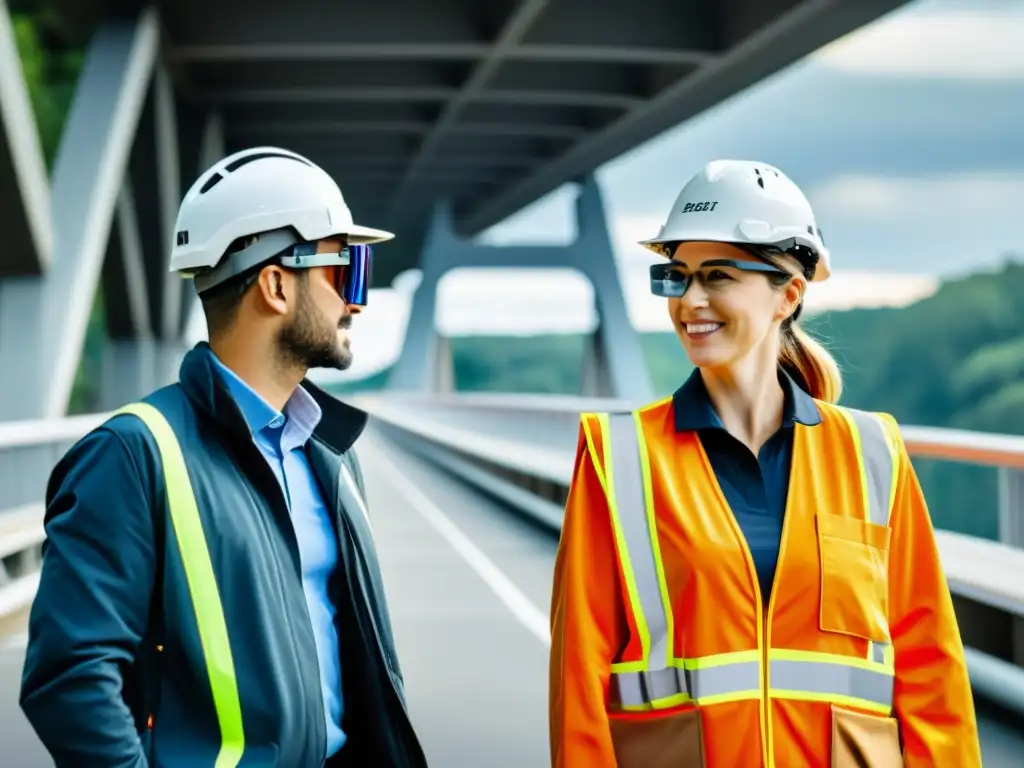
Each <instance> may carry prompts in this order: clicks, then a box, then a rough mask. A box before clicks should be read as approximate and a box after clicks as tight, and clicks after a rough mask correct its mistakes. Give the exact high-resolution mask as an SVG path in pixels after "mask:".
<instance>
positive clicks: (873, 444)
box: [847, 408, 895, 525]
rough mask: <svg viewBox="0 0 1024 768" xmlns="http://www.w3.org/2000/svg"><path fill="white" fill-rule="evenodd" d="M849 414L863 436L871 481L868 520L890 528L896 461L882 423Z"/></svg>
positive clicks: (856, 413)
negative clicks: (894, 465) (890, 506)
mask: <svg viewBox="0 0 1024 768" xmlns="http://www.w3.org/2000/svg"><path fill="white" fill-rule="evenodd" d="M847 412H848V413H849V414H850V416H851V417H852V418H853V421H854V423H855V424H856V425H857V431H858V432H859V433H860V448H861V455H862V456H863V457H864V458H863V461H864V472H865V474H866V475H867V481H868V520H870V521H871V522H872V523H874V524H875V525H888V524H889V500H890V498H891V497H892V482H893V463H894V462H895V457H894V456H893V455H892V451H891V449H890V448H889V441H888V440H887V439H886V436H885V429H884V428H883V426H882V420H881V419H880V418H879V417H878V416H875V415H874V414H871V413H867V412H865V411H858V410H855V409H853V408H850V409H848V410H847Z"/></svg>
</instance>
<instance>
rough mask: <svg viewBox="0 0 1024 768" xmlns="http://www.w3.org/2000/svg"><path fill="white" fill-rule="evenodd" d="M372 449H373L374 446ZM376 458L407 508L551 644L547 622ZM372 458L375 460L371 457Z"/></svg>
mask: <svg viewBox="0 0 1024 768" xmlns="http://www.w3.org/2000/svg"><path fill="white" fill-rule="evenodd" d="M375 447H376V446H375ZM374 453H376V454H377V457H379V458H380V467H381V468H382V469H384V470H385V473H386V474H387V475H389V480H390V484H391V485H392V486H393V487H394V488H397V489H398V491H399V492H400V493H401V494H402V495H403V496H405V498H406V499H407V500H408V501H409V504H410V506H411V507H412V508H413V509H414V510H416V512H417V513H419V515H420V516H421V517H423V519H424V520H426V521H427V522H428V523H430V525H431V526H432V527H433V528H434V530H436V531H437V532H438V533H439V534H441V536H443V537H444V539H445V540H446V541H447V542H448V543H449V544H451V546H452V549H454V550H455V551H456V552H457V553H458V554H459V555H460V556H461V557H462V559H463V560H465V561H466V562H467V563H468V564H469V566H470V567H471V568H472V569H473V570H474V571H476V573H477V575H478V576H479V577H480V578H481V579H483V580H484V583H485V584H487V586H488V587H490V588H491V589H492V590H493V591H494V594H496V595H497V596H498V597H499V598H500V599H501V601H502V602H503V603H505V605H506V607H507V608H508V609H509V610H510V611H511V612H512V615H513V616H515V617H516V618H517V619H518V620H519V622H520V623H521V624H522V625H523V626H524V627H526V628H527V629H528V630H530V632H531V633H532V634H533V636H534V637H536V638H537V639H538V640H540V641H541V642H542V643H544V644H545V645H550V644H551V631H550V628H549V624H548V618H547V616H546V615H545V614H544V612H543V611H541V610H540V609H539V608H538V607H537V606H536V605H534V604H533V603H532V602H530V599H529V598H528V597H527V596H526V595H524V594H523V593H522V591H521V590H520V589H519V587H517V586H516V585H515V584H514V583H513V582H512V580H511V579H510V578H509V577H508V576H506V575H505V574H504V573H502V571H501V569H499V568H498V566H496V565H495V564H494V562H493V561H492V560H491V559H490V558H489V557H487V555H485V554H484V553H483V552H482V551H481V550H480V549H479V548H478V547H477V546H476V545H475V544H474V543H473V542H472V541H470V539H469V537H468V536H466V534H464V533H463V532H462V530H461V529H460V528H459V527H458V526H457V525H456V524H455V523H453V522H452V521H451V519H450V518H449V517H448V516H447V515H446V514H445V513H444V512H442V511H441V510H440V509H439V508H438V506H437V505H436V504H434V502H433V501H431V500H430V499H429V498H428V497H427V495H426V494H425V493H423V491H421V490H420V489H419V488H417V487H416V485H415V484H414V483H413V482H412V481H410V480H409V478H407V477H406V476H405V475H404V474H403V473H402V472H401V470H399V469H398V467H396V466H395V464H394V463H393V462H392V461H391V459H390V458H388V457H387V455H386V453H385V450H378V451H374ZM375 458H376V457H375Z"/></svg>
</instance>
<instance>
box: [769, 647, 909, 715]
mask: <svg viewBox="0 0 1024 768" xmlns="http://www.w3.org/2000/svg"><path fill="white" fill-rule="evenodd" d="M768 670H769V677H768V680H769V687H770V689H771V695H772V696H779V697H781V698H785V694H783V693H781V692H782V691H795V692H798V693H810V694H819V695H820V696H821V697H822V698H839V697H843V696H846V697H851V698H855V699H860V700H862V701H870V702H872V703H874V704H878V705H879V706H882V707H892V699H893V685H894V678H893V675H892V674H891V673H889V674H886V673H885V672H876V671H874V670H870V669H864V668H863V667H853V666H847V665H845V664H832V663H829V662H822V661H791V660H788V659H787V660H781V659H772V660H771V661H770V662H769V667H768Z"/></svg>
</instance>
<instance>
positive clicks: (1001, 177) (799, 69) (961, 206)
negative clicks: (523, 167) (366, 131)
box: [198, 0, 1024, 378]
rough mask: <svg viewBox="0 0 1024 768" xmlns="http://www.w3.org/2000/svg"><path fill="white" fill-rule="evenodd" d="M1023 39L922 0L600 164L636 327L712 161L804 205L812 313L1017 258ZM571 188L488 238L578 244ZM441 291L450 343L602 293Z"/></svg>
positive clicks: (510, 277)
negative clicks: (685, 188)
mask: <svg viewBox="0 0 1024 768" xmlns="http://www.w3.org/2000/svg"><path fill="white" fill-rule="evenodd" d="M1021 40H1024V0H917V2H913V3H910V4H908V5H907V6H904V8H902V9H900V10H898V11H896V12H894V13H891V14H889V15H887V16H885V17H882V18H881V19H879V20H878V21H876V22H875V23H873V24H871V25H868V26H865V27H862V28H861V29H860V30H857V31H855V32H853V33H851V34H850V35H847V36H846V37H844V38H842V39H840V40H837V41H835V42H833V43H832V44H830V45H828V46H825V47H824V48H822V49H820V50H819V51H817V52H815V53H814V54H812V55H810V56H808V57H806V58H805V59H803V60H801V61H799V62H797V63H795V64H794V65H792V66H790V67H788V68H787V69H785V70H782V71H780V72H779V73H777V74H776V75H774V76H773V77H771V78H769V79H767V80H765V81H763V82H761V83H759V84H757V85H755V86H753V87H751V88H749V89H747V90H746V91H744V92H742V93H739V94H737V95H736V96H734V97H733V98H731V99H729V100H727V101H725V102H723V103H722V104H720V105H718V106H716V107H715V108H713V109H711V110H708V111H707V112H705V113H703V114H701V115H699V116H697V117H695V118H693V119H690V120H688V121H686V122H684V123H682V124H680V125H679V126H676V127H675V128H673V129H671V130H669V131H667V132H665V133H663V134H662V135H660V136H658V137H656V138H654V139H652V140H650V141H649V142H647V143H646V144H644V145H641V146H639V147H637V148H635V149H634V150H632V151H631V152H629V153H627V154H625V155H622V156H620V157H618V158H616V159H615V160H613V161H611V162H609V163H607V164H606V165H605V166H603V167H602V168H600V169H599V171H598V173H597V178H598V182H599V185H600V187H601V191H602V194H603V196H604V203H605V208H606V211H607V215H608V219H609V226H610V229H611V236H612V242H613V246H614V249H615V255H616V259H617V262H618V269H619V273H620V278H621V280H622V283H623V286H624V290H625V292H626V298H627V307H628V309H629V314H630V319H631V321H632V323H633V325H634V326H636V327H637V328H638V329H640V330H645V331H647V330H668V329H670V326H669V325H668V319H667V315H666V314H665V308H664V302H663V301H662V300H658V299H656V298H654V297H653V296H651V295H650V294H649V293H648V292H647V286H646V268H647V265H648V264H650V263H651V255H650V254H649V252H647V251H645V250H644V249H643V248H641V247H640V246H638V245H636V241H637V240H640V239H643V238H645V237H650V236H652V235H653V234H656V233H657V231H658V228H659V227H660V225H661V224H662V222H663V220H664V217H665V215H666V214H667V212H668V210H669V208H670V207H671V205H672V203H673V202H674V200H675V198H676V196H677V195H678V193H679V190H680V189H681V187H682V185H683V184H684V183H685V182H686V180H687V179H688V178H689V177H690V176H692V175H693V174H694V173H696V172H697V171H698V170H699V169H700V167H701V166H702V165H704V163H706V162H707V161H709V160H711V159H716V158H742V159H757V160H761V161H764V162H768V163H771V164H773V165H776V166H778V167H779V168H781V169H782V170H783V171H784V172H785V173H787V174H788V175H789V176H790V177H791V178H793V179H794V180H795V181H796V182H797V183H798V184H799V185H800V186H801V188H802V189H803V190H804V192H805V193H806V194H807V196H808V198H809V199H810V201H811V204H812V206H813V207H814V209H815V213H816V215H817V218H818V223H819V225H820V226H821V228H822V230H823V232H824V236H825V240H826V242H827V243H828V245H829V248H830V250H831V252H832V259H833V270H834V274H833V277H832V278H831V279H830V280H829V281H828V282H826V283H825V284H821V285H814V286H812V287H811V289H810V290H809V292H808V296H807V303H808V308H809V309H810V310H814V309H823V308H834V307H850V306H867V305H880V304H895V305H900V304H905V303H908V302H910V301H913V300H915V299H917V298H920V297H923V296H926V295H928V294H929V293H930V292H931V291H933V290H934V289H935V287H936V286H937V284H938V282H939V281H940V280H941V279H942V278H945V277H950V276H956V275H961V274H965V273H969V272H972V271H978V270H979V269H987V268H992V267H995V266H996V265H998V264H999V262H1000V261H1001V259H1002V256H1003V254H1005V253H1007V252H1010V251H1016V252H1017V253H1024V45H1022V44H1021ZM575 194H576V188H575V186H574V185H566V186H565V187H563V188H561V189H559V190H556V191H555V192H553V193H552V194H550V195H548V196H547V197H546V198H544V199H542V200H539V201H538V202H537V203H535V204H534V205H532V206H530V207H529V208H526V209H524V210H523V211H521V212H519V213H518V214H516V215H515V216H513V217H511V218H509V219H507V220H506V221H504V222H502V223H501V224H498V225H497V226H495V227H493V228H492V229H491V230H490V231H488V232H486V233H484V234H483V235H482V236H481V238H480V240H481V241H482V242H487V243H491V244H503V243H512V242H528V243H540V242H544V243H568V242H571V241H572V239H573V237H574V232H575V222H574V221H573V212H572V209H573V200H574V198H575ZM366 223H367V224H368V225H370V226H373V222H366ZM417 284H418V275H417V274H415V273H407V274H405V275H401V276H399V278H398V279H396V281H395V283H394V285H393V287H392V288H384V289H376V290H373V291H371V298H370V306H369V307H368V308H367V310H366V311H365V312H363V313H362V314H361V315H360V316H359V318H357V321H356V323H355V324H354V327H353V329H352V331H351V336H352V339H353V342H352V345H353V352H354V354H355V363H354V364H353V366H352V368H351V369H349V371H347V372H346V373H345V374H343V375H342V377H343V378H353V377H355V378H358V377H361V376H365V375H368V374H371V373H374V372H376V371H378V370H380V369H382V368H384V367H386V366H387V365H389V364H390V363H392V362H393V361H394V359H395V357H396V356H397V354H398V351H399V349H400V346H401V341H402V337H403V335H404V331H405V326H406V324H407V322H408V316H409V302H410V295H411V291H412V290H413V289H414V288H415V286H416V285H417ZM439 290H440V295H439V301H438V316H437V317H436V318H435V320H436V322H437V325H438V328H439V329H440V331H441V332H442V333H445V334H448V335H465V334H475V333H495V334H528V333H549V332H579V331H585V330H589V329H592V328H593V327H594V325H595V323H596V316H595V311H594V303H593V289H592V288H591V286H590V284H589V282H588V281H586V280H585V279H584V278H582V276H579V275H577V274H575V273H572V272H565V271H546V272H544V273H537V272H524V271H521V270H513V271H511V272H510V273H509V274H503V275H501V279H500V280H495V275H493V273H491V274H489V275H488V276H487V277H484V276H482V275H481V274H480V273H479V271H475V270H458V271H455V272H452V273H449V275H447V276H446V278H445V279H444V280H443V281H442V283H441V285H440V288H439ZM198 327H200V328H201V319H200V322H199V323H198Z"/></svg>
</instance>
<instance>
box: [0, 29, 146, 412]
mask: <svg viewBox="0 0 1024 768" xmlns="http://www.w3.org/2000/svg"><path fill="white" fill-rule="evenodd" d="M158 26H159V25H158V20H157V15H156V12H155V11H153V10H152V9H149V10H146V11H144V12H142V13H141V14H139V15H138V16H137V17H135V18H134V19H129V20H125V19H111V20H108V21H106V22H104V23H103V24H101V25H100V27H99V29H98V30H97V32H96V33H95V35H94V37H93V39H92V41H91V43H90V45H89V49H88V51H87V53H86V57H85V62H84V65H83V68H82V73H81V75H80V78H79V82H78V85H77V87H76V89H75V97H74V100H73V102H72V105H71V109H70V112H69V115H68V118H67V122H66V125H65V128H64V133H63V135H62V137H61V142H60V148H59V150H58V152H57V158H56V160H55V162H54V168H53V174H52V184H51V190H50V195H51V206H52V214H53V216H52V221H51V222H50V224H49V226H51V227H52V235H53V245H52V258H51V259H50V264H49V265H48V266H49V268H48V269H47V270H46V271H45V272H43V271H42V270H40V271H38V272H37V273H36V274H35V275H30V276H28V277H20V278H9V279H6V280H4V282H3V284H2V285H0V294H2V295H0V393H2V395H3V396H2V397H0V420H3V419H25V418H54V417H58V416H62V415H64V413H65V412H66V409H67V405H68V400H69V397H70V394H71V390H72V386H73V383H74V379H75V374H76V372H77V369H78V363H79V360H80V357H81V350H82V345H83V342H84V339H85V331H86V325H87V322H88V319H89V315H90V312H91V310H92V306H93V300H94V297H95V294H96V288H97V283H98V281H99V276H100V271H101V266H102V262H103V260H104V255H105V252H106V246H107V239H108V235H109V232H110V229H111V223H112V221H113V219H114V212H115V209H116V206H117V199H118V194H119V191H120V189H121V180H122V179H123V178H124V173H125V167H126V165H127V162H128V157H129V153H130V150H131V146H132V139H133V137H134V135H135V129H136V125H137V124H138V121H139V116H140V114H141V112H142V108H143V103H144V100H145V95H146V92H147V89H148V86H149V82H150V80H151V75H152V73H153V68H154V63H155V61H156V57H157V48H158V45H159V29H158ZM4 70H5V72H6V70H7V68H6V67H5V68H4ZM5 100H6V99H5ZM29 117H30V116H29ZM33 128H34V126H33ZM150 183H152V180H151V181H150Z"/></svg>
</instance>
